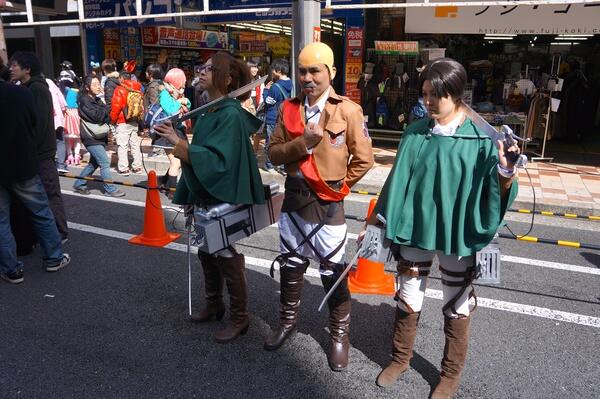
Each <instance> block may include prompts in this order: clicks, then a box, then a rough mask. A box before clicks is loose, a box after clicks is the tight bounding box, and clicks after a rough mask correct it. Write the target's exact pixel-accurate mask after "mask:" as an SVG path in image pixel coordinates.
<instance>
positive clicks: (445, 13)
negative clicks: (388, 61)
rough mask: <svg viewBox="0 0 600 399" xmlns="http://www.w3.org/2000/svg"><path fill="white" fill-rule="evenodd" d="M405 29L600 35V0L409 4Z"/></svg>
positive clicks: (415, 30)
mask: <svg viewBox="0 0 600 399" xmlns="http://www.w3.org/2000/svg"><path fill="white" fill-rule="evenodd" d="M416 1H421V0H408V2H409V3H414V2H416ZM437 1H444V0H437ZM463 1H464V0H463ZM467 1H469V0H467ZM474 1H476V0H474ZM516 3H518V2H515V4H516ZM405 30H406V32H407V33H472V34H481V35H483V34H502V35H508V34H512V35H515V34H517V35H519V34H521V35H592V34H600V3H591V4H556V5H537V6H533V5H522V6H517V5H514V6H469V7H454V6H446V7H409V8H407V9H406V27H405Z"/></svg>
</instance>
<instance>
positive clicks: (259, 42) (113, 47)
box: [84, 0, 364, 102]
mask: <svg viewBox="0 0 600 399" xmlns="http://www.w3.org/2000/svg"><path fill="white" fill-rule="evenodd" d="M340 2H345V3H352V1H351V0H340ZM84 4H85V14H86V17H111V16H122V15H134V14H135V2H130V3H128V2H125V3H123V2H119V1H117V0H86V1H85V3H84ZM177 4H179V5H176V2H174V1H172V2H171V1H162V2H156V1H150V0H143V1H142V7H143V9H144V13H145V14H147V15H149V14H150V13H152V14H154V13H166V12H173V11H198V10H199V9H201V7H202V4H201V2H182V3H181V2H178V3H177ZM265 5H268V6H269V7H271V11H270V12H268V13H262V12H255V13H244V14H227V15H211V16H206V17H181V18H177V19H173V18H166V19H161V20H158V19H152V18H148V19H145V20H131V21H120V22H118V23H117V22H108V23H101V24H88V25H87V26H86V34H87V43H88V46H87V47H88V49H87V50H88V54H89V61H93V62H101V61H102V60H103V59H105V58H114V59H115V60H118V61H125V60H133V59H135V60H136V63H137V66H138V73H139V72H141V71H142V69H143V68H144V67H145V66H146V65H148V64H149V63H152V62H159V63H161V64H167V65H170V66H178V67H180V68H182V69H184V70H186V71H192V70H193V65H194V64H195V63H198V62H200V61H201V60H203V59H206V58H207V57H209V56H210V55H211V54H212V53H213V52H214V51H219V50H228V51H230V52H232V53H235V54H236V55H239V56H241V57H242V58H244V59H246V60H253V61H255V62H256V63H257V64H259V65H260V66H262V68H261V69H262V71H263V73H267V72H268V70H269V68H268V66H269V64H270V63H271V61H272V60H273V59H274V58H287V59H290V54H291V49H292V40H291V33H292V32H291V16H292V13H291V6H292V2H291V1H290V0H287V1H276V2H273V1H263V0H243V1H242V0H232V1H212V2H211V10H219V9H223V10H231V9H235V8H250V7H261V6H265ZM322 16H323V18H322V20H321V31H320V36H321V40H322V41H323V42H325V43H328V44H329V45H330V46H331V47H332V48H333V49H334V52H335V59H336V61H337V67H338V71H340V72H339V73H338V75H337V77H336V79H335V81H334V86H335V88H336V90H337V91H339V92H340V93H347V94H349V95H350V96H351V97H353V98H354V99H355V100H356V101H357V102H358V101H359V97H358V94H359V93H358V91H357V89H356V83H357V82H358V79H359V77H360V73H361V71H362V44H363V38H362V35H363V24H364V18H363V12H362V11H360V10H359V11H340V12H335V13H333V12H331V11H330V10H329V11H327V10H323V14H322ZM347 27H350V28H351V30H350V32H351V35H350V36H351V40H347V37H346V33H347ZM345 60H349V61H350V64H346V63H345ZM347 65H349V66H350V67H348V68H347ZM347 83H348V84H347Z"/></svg>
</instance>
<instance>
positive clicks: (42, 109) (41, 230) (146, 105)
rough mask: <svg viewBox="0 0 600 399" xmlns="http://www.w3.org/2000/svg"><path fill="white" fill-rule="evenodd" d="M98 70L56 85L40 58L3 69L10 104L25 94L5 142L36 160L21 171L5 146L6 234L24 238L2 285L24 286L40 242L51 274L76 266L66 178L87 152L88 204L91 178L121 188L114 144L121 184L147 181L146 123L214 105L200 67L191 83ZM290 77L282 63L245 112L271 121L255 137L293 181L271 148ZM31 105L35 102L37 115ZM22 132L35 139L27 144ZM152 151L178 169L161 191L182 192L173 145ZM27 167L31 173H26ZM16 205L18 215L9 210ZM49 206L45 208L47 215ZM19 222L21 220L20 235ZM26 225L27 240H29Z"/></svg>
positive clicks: (164, 74)
mask: <svg viewBox="0 0 600 399" xmlns="http://www.w3.org/2000/svg"><path fill="white" fill-rule="evenodd" d="M246 66H247V67H248V69H249V72H250V78H251V80H254V79H257V78H259V77H260V70H259V67H258V65H257V64H256V63H253V62H248V63H247V64H246ZM94 67H95V68H94V69H93V71H92V73H91V74H90V75H88V76H85V77H79V76H78V74H77V73H76V72H75V71H74V69H73V65H72V63H71V62H69V61H63V62H62V63H61V64H60V68H61V71H60V73H59V75H58V76H57V77H56V79H50V78H47V77H45V76H44V75H43V74H42V72H41V67H40V62H39V60H38V59H37V57H36V55H35V54H34V53H31V52H17V53H15V54H13V55H12V57H11V59H10V60H9V63H8V65H2V68H1V69H2V70H1V72H2V76H1V81H2V90H3V95H2V96H3V101H6V99H8V98H11V95H12V93H13V92H14V93H17V94H15V98H16V100H15V102H14V103H11V106H10V107H3V108H2V112H3V113H6V115H7V116H8V115H11V117H12V116H13V113H11V112H10V111H9V110H10V109H14V110H15V111H14V114H15V115H16V114H18V118H16V119H13V120H12V122H14V127H13V128H12V130H11V127H10V126H9V127H8V128H6V129H5V133H4V135H5V136H6V138H7V139H8V140H9V141H8V143H11V144H13V142H11V141H10V140H13V141H14V143H16V142H18V143H19V144H18V145H17V148H19V149H20V150H22V151H24V152H27V156H25V155H24V154H19V161H18V162H16V161H13V159H14V158H15V156H17V153H15V152H13V151H11V148H13V146H12V145H10V146H3V151H4V152H7V151H8V152H7V154H6V156H4V153H3V156H2V162H3V163H4V162H7V166H6V167H4V168H2V171H3V174H2V176H1V181H0V184H2V192H0V207H1V208H2V209H1V210H0V233H2V234H3V235H4V233H6V237H8V236H12V234H9V232H12V233H14V234H15V236H14V238H13V239H11V240H8V241H6V242H5V241H3V242H2V244H1V245H2V255H1V256H2V263H1V265H0V276H1V277H2V278H3V279H5V280H7V281H9V282H12V283H19V282H22V281H23V273H22V265H21V263H20V262H17V261H16V253H17V252H18V253H19V254H25V253H29V252H31V251H32V248H33V247H34V246H35V244H36V243H38V242H39V244H40V246H41V247H42V250H43V252H44V256H45V261H46V264H47V265H49V266H48V267H47V269H49V271H50V269H52V270H51V271H55V270H58V269H60V268H62V267H64V266H66V264H68V263H69V259H70V258H69V256H68V255H67V254H63V253H62V250H61V249H60V248H61V245H62V244H64V243H65V242H66V241H67V240H68V234H69V232H68V227H67V218H66V213H65V208H64V204H63V200H62V195H61V189H60V184H59V173H68V172H69V167H71V166H78V165H80V164H81V162H82V159H83V152H84V151H86V152H87V153H88V154H89V162H88V163H87V164H85V167H84V168H83V170H82V171H81V172H80V174H79V178H78V179H76V180H75V182H74V184H73V191H74V192H76V193H78V194H82V195H88V194H90V189H89V188H88V185H87V183H86V180H85V179H84V178H85V177H87V176H90V175H92V174H93V173H94V172H95V171H96V170H97V169H100V175H101V178H102V179H103V180H111V179H112V172H111V158H110V155H109V153H107V147H108V144H109V142H111V140H114V143H115V144H116V147H117V158H118V160H117V165H116V167H115V170H114V171H115V172H116V173H117V174H118V175H121V176H128V175H130V174H131V173H134V174H139V173H143V172H144V166H143V158H142V151H141V142H142V138H143V137H144V135H145V134H146V133H148V130H149V129H148V128H149V126H146V125H145V124H144V121H145V119H146V118H147V113H148V112H150V111H151V110H152V111H153V112H156V111H157V109H158V112H160V114H161V116H171V115H174V114H177V113H185V112H188V111H189V110H191V109H192V108H193V107H198V106H200V105H203V104H205V103H206V102H207V101H208V98H209V96H208V95H207V94H208V93H206V92H205V90H204V89H203V85H201V84H198V83H200V82H201V76H202V74H203V73H204V74H206V72H207V71H206V68H207V67H206V65H202V64H199V65H198V66H197V67H196V68H195V71H194V76H189V75H186V73H185V72H184V71H183V70H182V69H180V68H176V67H175V68H168V67H166V66H164V65H161V64H158V63H155V64H151V65H149V66H148V67H147V68H146V69H145V70H144V71H143V73H142V74H140V76H139V78H138V77H137V76H136V75H135V71H136V65H135V62H134V61H133V62H126V63H124V64H123V65H120V64H119V65H118V64H117V62H116V61H115V60H113V59H105V60H104V61H103V62H102V63H101V64H98V65H94ZM289 69H290V68H289V64H288V62H287V61H286V60H283V59H276V60H274V61H273V63H272V65H271V71H270V79H269V83H267V84H261V85H260V86H257V87H256V88H254V89H253V90H252V92H251V96H250V97H249V98H248V99H247V100H246V101H244V102H242V107H243V108H244V109H246V110H247V111H248V112H250V113H251V114H253V115H256V116H258V117H259V118H260V119H261V120H262V122H263V123H262V126H261V127H260V128H259V129H257V130H258V131H257V132H256V134H255V135H254V143H255V145H254V150H255V152H257V151H258V150H259V143H260V140H261V138H263V137H264V139H265V163H264V168H263V169H264V170H266V171H268V172H279V173H281V174H284V175H285V171H284V169H283V168H282V167H281V166H279V165H273V164H272V163H271V161H270V159H269V155H268V153H267V151H266V148H267V146H268V145H269V141H270V137H271V135H272V134H273V131H274V127H275V122H276V120H277V116H278V112H279V107H280V105H281V103H282V102H283V101H284V100H285V99H287V98H289V97H290V96H291V94H292V81H291V80H290V79H289V77H288V76H287V75H288V73H289ZM140 81H144V82H145V84H142V83H141V82H140ZM19 86H20V87H19ZM24 90H25V91H24ZM25 93H27V94H25ZM29 100H31V101H32V106H31V107H30V105H31V104H29V103H28V101H29ZM17 104H18V106H17ZM9 119H11V118H8V117H5V118H4V120H9ZM175 128H176V131H177V134H178V135H179V137H181V138H185V137H186V134H190V133H191V129H192V123H191V121H186V123H181V124H180V125H179V126H176V127H175ZM29 130H30V132H29ZM19 131H20V132H23V131H26V132H29V133H30V134H29V135H28V136H27V135H26V137H18V138H17V136H18V132H19ZM152 145H153V149H154V150H153V153H152V154H150V156H152V155H156V154H160V153H162V154H165V155H166V156H167V158H168V159H169V169H168V171H167V172H166V173H165V175H164V176H161V177H160V184H161V186H162V187H164V188H175V187H176V186H177V181H178V178H179V176H180V175H181V161H180V160H179V159H178V158H177V157H175V156H174V155H173V148H172V145H171V144H170V143H168V142H165V140H162V141H161V139H160V137H154V138H153V141H152ZM32 151H33V152H35V159H32V157H31V152H32ZM21 163H23V164H26V167H23V168H19V167H16V166H17V164H21ZM13 172H14V173H13ZM24 182H26V183H27V184H25V183H24ZM17 183H19V184H23V185H24V186H23V187H26V189H25V188H23V187H21V186H19V187H20V188H19V187H18V186H17V185H16V184H17ZM102 187H103V191H104V195H107V196H111V197H122V196H124V195H125V193H124V192H123V191H122V190H119V189H118V188H117V187H116V186H115V185H114V184H110V183H103V185H102ZM40 188H41V189H42V190H41V191H40ZM23 190H25V191H26V194H24V193H25V191H23ZM170 197H171V198H172V194H171V195H170ZM11 201H12V202H13V206H12V208H13V209H12V210H10V206H9V204H10V202H11ZM32 201H34V202H35V204H36V210H35V212H33V213H32V214H31V215H30V214H28V211H27V209H29V210H31V207H32V206H33V205H32V204H33V202H32ZM36 201H37V202H36ZM41 203H45V204H46V205H45V207H46V208H44V206H42V205H41ZM10 220H13V225H14V226H13V227H12V230H11V225H10ZM22 220H31V223H25V224H22V223H19V222H20V221H22ZM49 220H52V224H53V225H54V229H56V233H57V234H58V244H57V243H56V242H57V240H56V237H55V234H54V233H55V232H54V230H53V229H52V228H51V227H49ZM17 224H18V225H19V227H17V226H16V225H17ZM23 226H25V233H20V232H19V230H20V229H21V228H22V227H23ZM29 236H33V237H36V236H37V239H35V238H33V239H31V240H28V237H29ZM57 265H59V266H57Z"/></svg>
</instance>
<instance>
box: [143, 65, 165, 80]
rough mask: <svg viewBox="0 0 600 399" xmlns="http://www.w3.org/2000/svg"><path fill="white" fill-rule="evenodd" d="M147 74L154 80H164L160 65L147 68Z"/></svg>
mask: <svg viewBox="0 0 600 399" xmlns="http://www.w3.org/2000/svg"><path fill="white" fill-rule="evenodd" d="M146 73H147V74H148V75H149V76H150V77H151V78H152V79H162V78H163V70H162V67H161V66H160V64H150V65H148V67H147V68H146Z"/></svg>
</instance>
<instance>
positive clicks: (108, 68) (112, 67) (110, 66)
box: [102, 58, 117, 75]
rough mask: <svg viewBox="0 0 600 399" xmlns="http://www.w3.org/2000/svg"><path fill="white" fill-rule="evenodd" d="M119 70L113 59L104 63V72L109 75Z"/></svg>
mask: <svg viewBox="0 0 600 399" xmlns="http://www.w3.org/2000/svg"><path fill="white" fill-rule="evenodd" d="M116 70H117V63H116V61H115V60H113V59H112V58H107V59H105V60H104V61H102V72H104V74H106V75H108V74H109V73H111V72H115V71H116Z"/></svg>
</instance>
